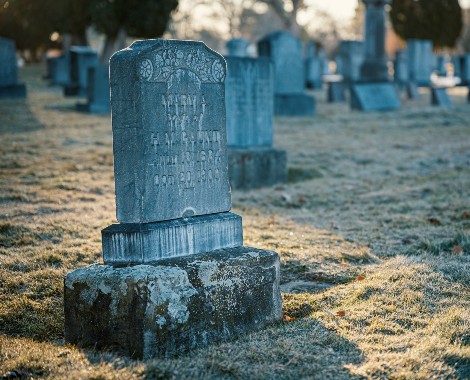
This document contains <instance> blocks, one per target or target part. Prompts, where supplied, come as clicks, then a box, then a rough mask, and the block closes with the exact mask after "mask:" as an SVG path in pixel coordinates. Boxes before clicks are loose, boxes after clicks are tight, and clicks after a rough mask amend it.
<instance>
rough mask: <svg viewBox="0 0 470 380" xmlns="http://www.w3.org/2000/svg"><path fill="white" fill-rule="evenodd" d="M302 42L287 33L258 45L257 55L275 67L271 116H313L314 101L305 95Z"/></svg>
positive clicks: (270, 36) (271, 36)
mask: <svg viewBox="0 0 470 380" xmlns="http://www.w3.org/2000/svg"><path fill="white" fill-rule="evenodd" d="M302 50H303V49H302V42H301V41H300V40H299V39H298V38H297V37H295V36H293V35H292V34H290V33H289V32H274V33H271V34H269V35H267V36H266V37H264V38H263V39H262V40H260V41H259V42H258V55H259V56H260V57H269V58H271V59H272V61H273V64H274V114H275V115H285V116H307V115H313V114H314V113H315V98H314V97H313V96H311V95H307V94H305V93H304V88H305V78H304V66H303V58H302Z"/></svg>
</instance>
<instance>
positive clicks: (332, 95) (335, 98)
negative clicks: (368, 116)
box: [326, 82, 346, 103]
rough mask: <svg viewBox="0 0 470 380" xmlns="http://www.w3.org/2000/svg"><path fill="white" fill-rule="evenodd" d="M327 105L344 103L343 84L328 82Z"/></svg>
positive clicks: (344, 90)
mask: <svg viewBox="0 0 470 380" xmlns="http://www.w3.org/2000/svg"><path fill="white" fill-rule="evenodd" d="M326 97H327V100H328V103H343V102H345V101H346V84H345V83H344V82H329V83H328V89H327V94H326Z"/></svg>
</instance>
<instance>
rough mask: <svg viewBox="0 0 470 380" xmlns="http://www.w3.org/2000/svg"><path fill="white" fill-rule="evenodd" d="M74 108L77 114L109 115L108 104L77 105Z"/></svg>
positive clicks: (109, 107)
mask: <svg viewBox="0 0 470 380" xmlns="http://www.w3.org/2000/svg"><path fill="white" fill-rule="evenodd" d="M75 108H76V110H77V111H79V112H86V113H110V112H111V106H110V104H109V103H107V104H100V103H77V104H76V105H75Z"/></svg>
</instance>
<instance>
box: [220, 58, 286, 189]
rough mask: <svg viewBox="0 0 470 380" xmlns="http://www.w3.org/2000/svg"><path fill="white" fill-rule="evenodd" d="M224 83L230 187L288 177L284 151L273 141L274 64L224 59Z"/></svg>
mask: <svg viewBox="0 0 470 380" xmlns="http://www.w3.org/2000/svg"><path fill="white" fill-rule="evenodd" d="M227 66H228V70H227V71H228V74H227V79H226V82H225V100H226V106H227V144H228V146H229V150H228V160H229V166H228V167H229V177H230V183H231V185H232V188H237V189H252V188H257V187H262V186H270V185H274V184H276V183H282V182H286V180H287V162H286V161H287V158H286V156H287V155H286V152H285V151H283V150H280V149H276V148H273V147H272V142H273V128H272V122H273V86H274V83H273V74H274V73H273V71H274V70H273V65H272V62H271V60H270V59H268V58H258V59H253V58H235V57H228V58H227Z"/></svg>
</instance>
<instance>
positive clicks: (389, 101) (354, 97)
mask: <svg viewBox="0 0 470 380" xmlns="http://www.w3.org/2000/svg"><path fill="white" fill-rule="evenodd" d="M400 106H401V103H400V96H399V95H398V91H397V89H396V88H395V86H394V85H393V84H392V83H389V82H376V83H355V84H353V85H352V86H351V108H352V109H357V110H361V111H366V112H369V111H389V110H396V109H398V108H400Z"/></svg>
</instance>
